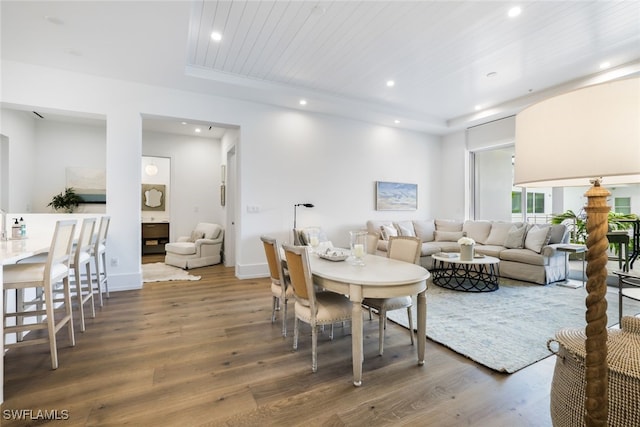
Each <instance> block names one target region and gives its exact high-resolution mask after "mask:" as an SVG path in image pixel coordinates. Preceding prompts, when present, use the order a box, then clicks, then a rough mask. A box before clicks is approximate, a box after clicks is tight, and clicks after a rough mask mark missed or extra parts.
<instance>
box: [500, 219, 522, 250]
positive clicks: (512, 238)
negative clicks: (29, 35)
mask: <svg viewBox="0 0 640 427" xmlns="http://www.w3.org/2000/svg"><path fill="white" fill-rule="evenodd" d="M526 233H527V224H523V225H522V226H520V227H515V228H512V229H511V230H509V233H508V234H507V240H505V242H504V246H505V247H506V248H509V249H521V248H524V237H525V234H526Z"/></svg>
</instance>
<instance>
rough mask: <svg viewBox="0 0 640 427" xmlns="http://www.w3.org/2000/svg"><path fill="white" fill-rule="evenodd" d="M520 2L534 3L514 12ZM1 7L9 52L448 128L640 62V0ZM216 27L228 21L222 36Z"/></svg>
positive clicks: (205, 1) (8, 3)
mask: <svg viewBox="0 0 640 427" xmlns="http://www.w3.org/2000/svg"><path fill="white" fill-rule="evenodd" d="M515 5H518V6H520V7H521V9H522V13H521V14H520V16H518V17H515V18H509V17H508V16H507V12H508V10H509V8H510V7H512V6H515ZM0 7H1V14H2V16H1V18H2V29H1V31H2V33H1V36H2V51H1V55H2V59H8V60H15V61H21V62H27V63H35V64H41V65H47V66H51V67H56V68H62V69H69V70H75V71H80V72H85V73H90V74H95V75H101V76H107V77H113V78H118V79H126V80H133V81H137V82H145V83H148V84H153V85H161V86H166V87H172V88H176V89H182V90H190V91H197V92H200V93H211V94H218V95H221V96H232V97H236V98H241V99H249V100H254V101H257V102H264V103H269V104H273V105H279V106H285V107H288V108H295V109H306V110H310V111H318V112H323V113H329V114H336V115H341V116H347V117H352V118H355V119H359V120H367V121H370V122H374V123H380V124H385V125H389V126H398V127H406V128H410V129H416V130H421V131H427V132H431V133H438V134H446V133H449V132H451V131H454V130H457V129H462V128H464V127H467V126H471V125H474V124H477V123H479V122H481V121H487V120H491V119H494V118H499V117H504V116H506V115H510V114H513V113H515V112H517V111H518V110H519V109H521V108H522V107H523V106H525V105H527V104H529V103H531V102H533V101H536V100H538V99H541V97H544V96H548V95H550V94H552V93H554V92H557V91H559V90H568V89H573V88H575V87H579V86H582V85H585V84H591V83H593V82H597V81H602V80H605V79H608V78H611V76H615V77H619V76H624V75H629V74H638V73H640V1H625V2H613V1H598V2H595V1H535V2H532V1H523V2H514V1H240V0H235V1H210V0H194V1H188V0H183V1H153V0H146V1H102V2H101V1H55V0H54V1H12V0H3V1H2V2H1V6H0ZM212 30H216V31H220V32H221V33H222V41H221V42H220V43H216V42H213V41H212V40H211V37H210V34H211V32H212ZM605 61H607V62H609V63H610V68H609V69H608V70H606V71H604V72H603V71H602V70H601V69H600V68H599V66H600V64H601V63H603V62H605ZM491 73H495V75H494V76H493V77H489V75H490V74H491ZM389 79H393V80H395V82H396V84H395V86H394V87H391V88H389V87H387V86H386V84H385V83H386V81H387V80H389ZM301 98H304V99H306V100H307V102H308V103H307V105H306V106H304V107H302V106H300V105H299V104H298V101H299V100H300V99H301ZM477 105H480V106H482V109H481V110H480V111H476V110H475V106H477ZM212 120H215V118H212ZM394 120H399V121H400V123H398V124H396V123H394Z"/></svg>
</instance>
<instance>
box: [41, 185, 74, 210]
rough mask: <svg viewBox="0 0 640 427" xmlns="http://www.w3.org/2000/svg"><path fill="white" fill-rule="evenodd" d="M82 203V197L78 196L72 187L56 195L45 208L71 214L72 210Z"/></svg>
mask: <svg viewBox="0 0 640 427" xmlns="http://www.w3.org/2000/svg"><path fill="white" fill-rule="evenodd" d="M80 203H82V197H80V196H78V195H77V194H76V192H75V190H74V189H73V187H69V188H65V189H64V191H63V192H61V193H59V194H56V195H55V196H53V199H51V202H50V203H49V204H48V205H47V206H51V207H52V208H53V209H55V210H56V211H64V212H67V213H73V210H74V209H75V208H76V207H78V205H79V204H80Z"/></svg>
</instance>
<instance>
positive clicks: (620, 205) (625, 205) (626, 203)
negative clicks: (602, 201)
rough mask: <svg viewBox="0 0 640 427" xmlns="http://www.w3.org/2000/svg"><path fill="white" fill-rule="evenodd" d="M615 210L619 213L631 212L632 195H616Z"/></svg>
mask: <svg viewBox="0 0 640 427" xmlns="http://www.w3.org/2000/svg"><path fill="white" fill-rule="evenodd" d="M613 211H614V212H615V213H619V214H630V213H631V197H615V198H614V199H613Z"/></svg>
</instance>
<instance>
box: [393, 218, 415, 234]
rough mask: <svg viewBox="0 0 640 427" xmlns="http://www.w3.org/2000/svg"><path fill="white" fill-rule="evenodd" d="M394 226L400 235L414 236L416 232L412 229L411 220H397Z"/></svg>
mask: <svg viewBox="0 0 640 427" xmlns="http://www.w3.org/2000/svg"><path fill="white" fill-rule="evenodd" d="M395 226H396V228H397V229H398V232H399V233H400V235H401V236H409V237H416V232H415V231H414V230H413V221H401V222H397V223H396V224H395Z"/></svg>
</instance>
